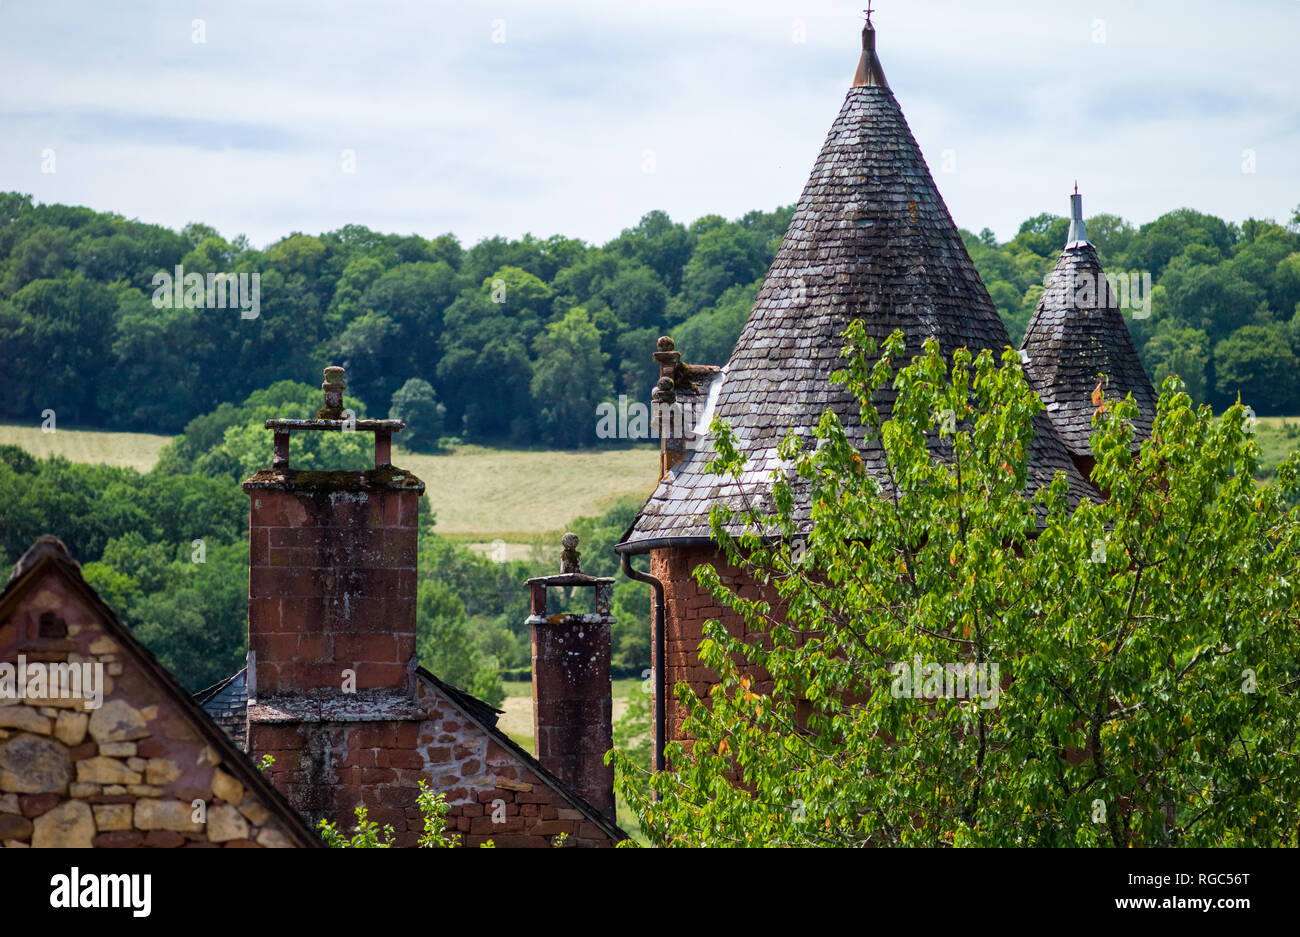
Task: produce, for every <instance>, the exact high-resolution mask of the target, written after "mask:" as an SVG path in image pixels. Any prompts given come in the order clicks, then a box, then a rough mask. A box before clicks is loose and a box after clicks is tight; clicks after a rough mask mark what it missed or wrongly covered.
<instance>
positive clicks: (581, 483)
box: [0, 424, 659, 559]
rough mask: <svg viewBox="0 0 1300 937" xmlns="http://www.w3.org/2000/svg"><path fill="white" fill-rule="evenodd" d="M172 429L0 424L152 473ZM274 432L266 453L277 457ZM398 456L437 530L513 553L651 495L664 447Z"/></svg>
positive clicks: (69, 451)
mask: <svg viewBox="0 0 1300 937" xmlns="http://www.w3.org/2000/svg"><path fill="white" fill-rule="evenodd" d="M170 438H171V437H169V436H154V435H150V434H148V433H108V432H99V431H96V430H74V429H60V430H58V431H57V432H54V433H42V432H41V429H40V426H38V425H25V426H17V425H12V424H5V425H0V445H3V444H6V443H8V444H12V445H17V446H21V447H22V448H24V449H26V450H27V451H28V452H30V453H31V454H32V455H34V456H37V457H38V458H44V457H45V456H50V455H61V456H65V457H67V458H69V459H71V460H72V461H74V462H105V463H107V464H109V465H122V466H130V467H131V468H135V469H139V470H140V471H142V472H147V471H149V469H151V468H153V466H154V464H155V463H156V462H157V461H158V453H159V451H160V450H161V449H162V447H163V446H164V445H166V443H167V442H168V441H169V440H170ZM270 445H271V444H270V433H269V432H268V433H267V455H268V457H269V455H270V451H271V449H270ZM394 449H395V451H394V456H393V459H394V461H395V462H396V463H397V464H398V465H400V466H401V467H402V468H405V469H410V470H411V471H413V472H415V474H416V475H418V476H420V478H422V479H424V482H425V484H426V485H427V488H426V495H427V497H428V498H429V506H430V507H431V508H433V510H434V512H435V513H436V514H437V517H438V522H437V531H438V533H440V534H442V535H443V536H445V537H449V538H451V539H453V540H458V541H462V542H465V543H468V544H470V545H472V546H474V547H475V548H477V549H479V550H481V551H487V550H488V549H489V548H490V546H491V544H492V542H493V541H495V540H505V541H507V551H506V557H507V559H522V558H525V557H526V556H527V554H528V551H529V549H530V544H531V542H532V541H533V540H535V539H536V538H537V537H539V536H542V535H547V534H552V533H557V532H559V531H560V530H561V529H562V528H563V527H564V525H565V524H567V523H569V521H571V520H573V519H574V518H575V517H581V516H584V515H598V514H601V513H603V512H604V511H606V510H607V509H608V508H609V507H610V506H612V505H613V504H615V503H616V502H618V501H619V500H620V499H622V498H624V497H627V496H628V495H634V496H637V497H642V498H644V497H646V496H648V495H649V494H650V492H651V491H652V490H653V489H654V486H655V482H656V479H657V475H658V471H659V450H658V449H657V448H656V447H653V446H641V447H639V448H636V449H605V450H599V451H590V452H559V451H546V450H536V451H519V450H504V449H489V448H486V447H484V446H461V447H459V448H457V449H455V450H453V451H452V452H450V453H448V454H446V455H420V454H417V453H413V452H404V451H402V449H401V447H400V446H397V447H394Z"/></svg>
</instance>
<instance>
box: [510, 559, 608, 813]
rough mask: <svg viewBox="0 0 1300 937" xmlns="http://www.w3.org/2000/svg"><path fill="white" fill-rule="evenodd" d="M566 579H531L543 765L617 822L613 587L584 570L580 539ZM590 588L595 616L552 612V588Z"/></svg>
mask: <svg viewBox="0 0 1300 937" xmlns="http://www.w3.org/2000/svg"><path fill="white" fill-rule="evenodd" d="M561 543H562V545H563V547H564V550H563V552H562V554H561V556H560V572H559V573H558V574H557V575H553V576H541V577H538V578H536V579H530V580H528V586H529V588H530V590H531V612H532V613H531V614H530V615H529V616H528V619H527V623H528V624H529V625H530V626H532V638H533V738H534V739H535V744H536V746H537V760H538V761H540V762H541V763H542V766H543V767H545V768H546V769H547V770H548V771H550V772H551V773H552V774H554V775H555V776H556V777H558V778H559V779H560V780H562V781H564V782H566V783H567V784H568V785H569V786H570V787H572V788H573V789H574V790H575V791H577V792H578V793H579V794H580V795H581V796H582V798H583V799H584V800H586V801H587V803H589V804H591V806H593V807H595V808H596V809H597V810H599V811H600V812H601V813H602V814H604V815H605V816H606V817H607V818H609V819H610V820H611V821H612V820H613V819H614V768H613V766H612V765H606V764H605V753H606V752H607V751H609V750H610V749H611V748H613V747H614V728H613V722H612V718H613V703H612V701H611V698H610V683H609V677H610V674H609V668H610V636H609V631H610V626H611V625H612V624H613V623H614V617H613V616H612V615H611V614H610V603H611V601H612V599H613V595H614V580H613V579H611V578H604V577H598V576H588V575H586V574H585V573H583V572H582V570H581V567H580V566H579V553H578V538H577V536H576V535H575V534H572V533H567V534H565V535H564V537H563V538H562V540H561ZM551 588H567V589H570V590H573V589H575V588H581V589H592V590H594V592H595V596H594V598H595V606H594V608H595V610H594V611H593V612H588V613H575V612H563V613H555V614H552V613H550V612H549V611H548V610H547V593H546V590H547V589H551Z"/></svg>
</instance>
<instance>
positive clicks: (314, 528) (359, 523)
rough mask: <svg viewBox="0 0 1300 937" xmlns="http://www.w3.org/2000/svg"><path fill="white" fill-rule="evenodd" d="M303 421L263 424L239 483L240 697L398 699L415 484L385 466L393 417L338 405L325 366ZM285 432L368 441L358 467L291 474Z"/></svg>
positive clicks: (407, 632)
mask: <svg viewBox="0 0 1300 937" xmlns="http://www.w3.org/2000/svg"><path fill="white" fill-rule="evenodd" d="M321 386H322V389H323V390H324V392H325V405H324V406H323V407H322V408H321V409H320V410H319V411H318V412H317V414H316V418H315V419H305V420H292V419H280V420H267V421H266V428H267V429H269V430H272V431H273V432H274V434H275V436H274V440H275V441H274V450H275V453H274V462H273V465H272V467H271V468H269V469H264V470H263V471H260V472H258V473H257V474H256V475H254V476H253V477H252V478H249V479H248V480H247V481H245V482H244V486H243V487H244V491H246V492H248V495H249V500H250V502H251V514H250V521H249V534H248V536H249V588H248V651H249V655H248V657H249V667H248V690H249V697H250V698H251V699H265V698H267V697H281V696H296V697H302V696H312V695H315V696H320V697H335V696H337V695H338V694H339V693H340V692H344V693H347V692H349V689H350V686H349V680H352V681H354V688H355V690H356V692H358V693H366V692H370V693H383V692H389V693H393V692H396V693H400V694H406V693H408V692H409V690H410V687H411V681H412V674H413V671H414V668H415V666H416V652H415V618H416V614H415V592H416V538H417V529H418V528H417V521H416V518H417V514H418V504H419V498H420V496H421V494H423V492H424V482H422V481H420V480H419V479H418V478H416V477H415V476H414V475H411V474H410V473H409V472H405V471H403V470H401V469H398V468H394V467H393V465H392V464H391V455H390V452H391V445H390V440H391V437H392V434H393V433H395V432H399V431H400V430H402V429H403V428H404V426H405V424H404V423H402V421H400V420H357V419H355V418H353V416H352V414H351V412H350V411H347V410H345V409H343V391H344V389H345V388H346V386H347V385H346V383H345V381H344V373H343V369H342V368H339V367H330V368H326V369H325V382H324V383H323V384H322V385H321ZM294 432H359V433H373V434H374V437H375V466H374V468H373V469H371V470H368V471H300V470H297V469H294V468H293V467H292V466H290V464H289V437H290V434H291V433H294Z"/></svg>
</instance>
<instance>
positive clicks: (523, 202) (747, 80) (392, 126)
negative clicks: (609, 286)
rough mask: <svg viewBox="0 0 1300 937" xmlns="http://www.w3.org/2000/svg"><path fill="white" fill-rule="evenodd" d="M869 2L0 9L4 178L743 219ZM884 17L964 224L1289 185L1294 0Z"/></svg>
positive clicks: (213, 198) (351, 204)
mask: <svg viewBox="0 0 1300 937" xmlns="http://www.w3.org/2000/svg"><path fill="white" fill-rule="evenodd" d="M859 6H860V4H846V3H828V2H812V3H772V2H763V3H749V4H743V5H742V4H722V3H716V2H712V3H711V2H704V0H690V2H682V0H666V2H660V3H657V4H654V5H642V4H636V5H631V4H610V3H596V2H580V0H569V2H558V3H548V4H547V5H546V7H545V8H544V9H543V8H541V7H540V6H538V5H537V4H526V3H523V2H513V0H512V2H504V0H503V2H483V0H470V2H458V3H454V4H451V3H444V4H437V5H426V4H419V3H411V4H382V3H381V4H371V3H366V4H358V3H355V2H335V3H319V4H315V3H314V4H312V5H310V6H302V7H299V8H296V9H293V10H286V9H284V8H281V7H271V6H267V5H262V4H257V3H234V4H229V5H227V4H223V5H222V6H221V7H219V8H217V9H213V10H211V11H210V13H209V14H208V15H207V16H206V18H205V30H206V39H207V41H206V42H205V43H203V44H195V43H193V42H191V31H192V24H191V20H192V19H193V16H192V15H191V14H189V13H187V12H182V11H179V10H178V9H176V8H174V7H170V6H165V5H162V4H158V5H156V6H152V7H148V6H146V7H142V8H135V9H130V8H127V9H117V8H114V7H111V6H109V5H105V4H91V3H84V4H67V5H63V6H55V5H51V4H40V5H30V6H28V7H27V8H24V9H18V8H14V7H12V6H5V7H3V8H0V31H2V32H3V34H4V35H5V36H6V47H7V52H6V56H5V58H4V59H3V60H0V121H2V122H3V124H4V126H5V127H6V132H5V134H4V135H3V136H2V137H0V189H17V190H19V191H24V192H31V193H33V194H34V195H36V197H37V198H39V199H41V200H44V201H62V202H69V203H80V204H88V205H91V206H93V207H95V208H98V209H102V210H112V211H117V212H120V213H122V214H125V215H127V216H131V217H139V218H141V219H143V220H146V221H153V222H159V223H162V224H167V225H170V226H174V227H178V226H180V225H183V224H185V223H186V222H187V221H203V222H206V223H209V224H212V225H214V226H216V227H217V228H219V229H220V230H222V231H223V232H225V233H226V234H228V235H234V234H236V233H239V232H244V233H247V234H248V235H249V236H250V237H251V238H252V239H253V241H254V242H255V243H267V242H269V241H272V240H274V239H276V238H278V237H281V236H283V235H284V234H287V233H288V232H290V231H294V230H303V231H313V232H314V231H323V230H329V229H332V228H337V227H340V226H342V225H344V224H348V223H360V224H366V225H370V226H371V227H374V228H377V229H379V230H383V231H395V232H399V233H406V232H409V231H418V232H420V233H423V234H427V235H434V234H438V233H441V232H443V231H448V230H451V231H454V232H455V233H457V234H458V235H460V236H461V238H462V240H464V241H466V242H467V243H469V242H473V241H475V240H477V239H479V238H481V237H485V236H488V235H492V234H506V235H520V234H522V233H524V232H526V231H531V232H533V233H535V234H538V235H542V236H545V235H548V234H552V233H562V234H566V235H570V236H577V237H582V238H585V239H587V240H590V241H594V242H600V241H603V240H606V239H608V238H610V237H612V236H614V235H615V234H617V232H618V230H619V229H620V228H622V227H625V226H627V225H630V224H634V223H635V222H636V220H637V219H638V218H639V217H640V216H641V214H643V213H644V212H646V211H648V210H650V209H653V208H663V209H665V210H667V211H668V212H669V213H670V214H672V215H673V216H674V217H675V218H678V219H680V220H687V221H689V220H691V219H694V218H696V217H698V216H700V215H703V214H707V213H718V214H723V215H727V216H732V217H734V216H737V215H740V214H743V213H744V212H746V211H749V210H751V209H755V208H764V209H770V208H773V207H775V206H776V205H779V204H789V203H791V202H793V201H794V200H795V199H796V198H797V197H798V195H799V192H800V190H801V188H802V186H803V183H804V180H805V179H806V177H807V173H808V171H809V170H810V169H811V166H812V163H813V160H814V158H815V157H816V154H817V150H818V148H819V147H820V146H821V143H822V140H823V138H824V136H825V132H826V129H827V127H828V126H829V125H830V122H831V120H832V119H833V118H834V116H835V113H836V112H837V111H838V108H839V105H840V102H841V100H842V98H843V94H844V91H845V89H846V88H847V85H848V83H849V79H850V77H851V75H852V72H853V68H854V66H855V64H856V59H857V49H858V36H857V34H858V30H859V28H860V17H859V16H858V13H857V10H858V7H859ZM197 15H202V14H197ZM495 20H503V21H504V23H505V38H506V42H505V43H503V44H502V43H494V42H493V41H492V38H493V29H494V25H493V24H494V21H495ZM796 20H798V21H800V22H801V28H802V29H804V30H805V32H806V41H805V42H803V43H796V42H794V41H792V40H793V37H794V34H795V30H796ZM1097 20H1101V21H1102V26H1103V29H1104V34H1105V42H1095V41H1094V38H1095V37H1096V36H1097V35H1098V30H1097V25H1096V21H1097ZM876 23H877V26H878V28H879V30H880V38H879V51H880V56H881V59H882V61H883V63H884V67H885V72H886V75H888V77H889V80H890V83H891V85H892V87H893V88H894V92H895V94H896V95H897V96H898V98H899V100H900V102H901V103H902V105H903V109H904V112H905V113H906V114H907V115H908V119H909V121H910V123H911V126H912V129H913V132H914V134H915V135H916V137H917V139H918V141H919V143H920V144H921V146H922V148H923V150H924V151H925V153H926V156H927V158H928V159H929V161H930V164H931V169H932V171H933V172H934V175H935V178H936V180H937V182H938V183H939V186H940V189H941V190H942V192H943V194H944V196H945V198H946V200H947V201H948V204H949V208H950V209H951V211H952V213H953V216H954V217H955V218H956V220H957V222H958V223H959V224H961V225H963V226H965V227H968V228H972V229H978V228H982V227H985V226H988V227H991V228H993V229H994V230H995V231H996V232H997V233H998V235H999V236H1000V237H1003V238H1005V237H1008V236H1010V235H1011V234H1013V233H1014V232H1015V229H1016V227H1017V226H1018V224H1019V222H1020V221H1022V220H1023V219H1025V218H1027V217H1029V216H1032V215H1035V214H1037V213H1039V212H1041V211H1053V212H1058V213H1059V212H1063V211H1064V206H1065V196H1066V194H1067V193H1068V191H1069V189H1070V186H1071V185H1072V183H1073V180H1074V179H1075V178H1076V177H1077V178H1078V179H1079V182H1080V188H1081V190H1082V191H1083V192H1084V193H1085V194H1086V195H1087V196H1088V201H1087V203H1086V204H1087V207H1088V210H1089V212H1090V213H1091V212H1095V211H1103V210H1105V211H1111V212H1114V213H1117V214H1120V215H1123V216H1125V217H1127V218H1129V219H1130V220H1132V221H1134V222H1137V223H1141V222H1144V221H1148V220H1150V219H1152V218H1154V217H1156V216H1157V215H1159V214H1161V213H1163V212H1165V211H1168V210H1171V209H1173V208H1177V207H1180V206H1183V205H1189V206H1192V207H1195V208H1199V209H1201V210H1204V211H1209V212H1213V213H1215V214H1219V215H1221V216H1224V217H1226V218H1230V219H1234V220H1241V219H1243V218H1245V217H1247V216H1250V215H1254V216H1273V217H1286V216H1287V215H1289V212H1290V209H1291V208H1293V207H1294V206H1295V204H1296V203H1297V202H1300V192H1297V187H1296V185H1295V177H1294V167H1295V166H1297V165H1300V120H1298V119H1297V117H1296V110H1295V107H1294V104H1293V102H1294V101H1295V100H1296V99H1297V97H1298V95H1297V92H1298V91H1300V88H1297V78H1296V70H1295V68H1294V65H1293V64H1292V63H1293V61H1294V53H1293V50H1292V49H1291V48H1289V46H1290V44H1291V42H1292V41H1293V37H1294V36H1295V35H1296V34H1297V33H1298V32H1300V10H1297V5H1295V4H1275V5H1265V4H1258V5H1250V6H1248V7H1246V8H1244V9H1243V10H1229V9H1227V8H1224V7H1222V6H1221V5H1215V4H1211V3H1209V2H1205V0H1199V2H1193V3H1181V2H1176V0H1168V2H1154V0H1150V2H1146V3H1141V4H1117V3H1099V4H1096V5H1093V6H1090V7H1089V8H1087V9H1083V8H1078V7H1072V6H1069V5H1063V6H1060V7H1057V6H1055V5H1052V6H1045V5H1041V4H1038V5H1035V4H1027V3H1011V2H991V3H981V4H971V3H958V2H928V3H923V2H916V0H911V2H908V3H906V4H904V3H901V2H895V3H890V4H886V5H885V8H884V9H883V10H882V11H881V12H879V13H878V14H877V16H876ZM46 148H54V149H55V151H56V153H57V157H58V163H57V166H58V172H57V173H56V174H54V175H49V174H43V173H42V172H41V171H40V169H41V152H42V151H43V150H44V149H46ZM1248 148H1249V149H1253V150H1254V151H1255V152H1256V160H1257V172H1256V173H1254V174H1243V173H1242V172H1241V162H1242V158H1241V151H1242V150H1243V149H1248ZM344 149H352V150H355V151H356V154H357V172H356V173H355V174H351V175H350V174H346V173H343V172H342V171H341V169H340V152H341V151H342V150H344ZM646 150H652V151H653V153H654V164H655V172H654V173H652V174H647V173H645V172H643V171H642V166H643V163H644V153H645V151H646ZM945 150H952V151H953V152H954V153H955V155H956V172H952V173H944V172H941V171H940V168H941V167H940V161H941V158H942V154H943V153H944V151H945Z"/></svg>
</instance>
